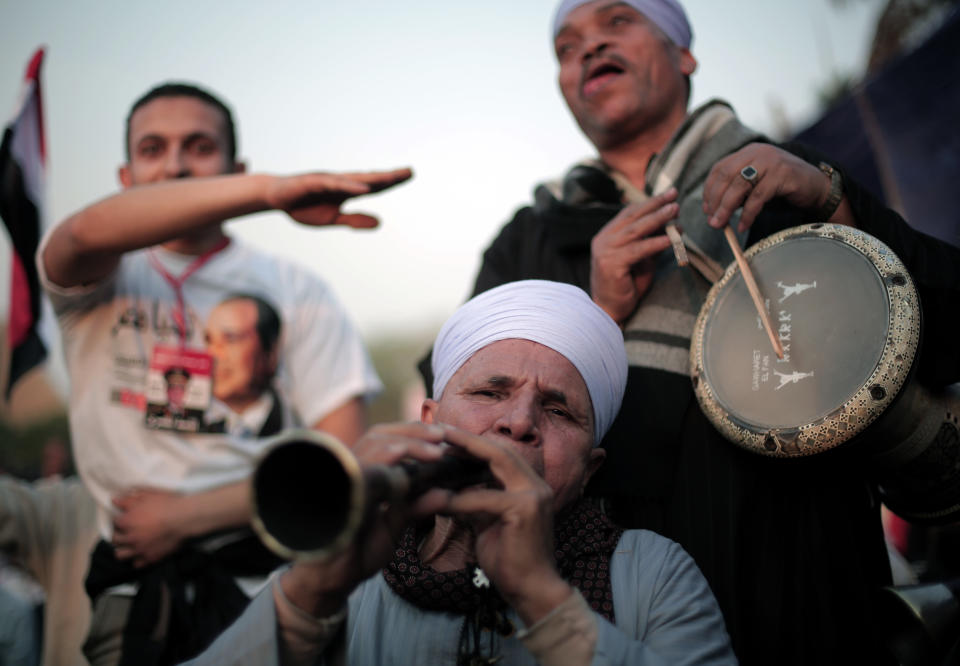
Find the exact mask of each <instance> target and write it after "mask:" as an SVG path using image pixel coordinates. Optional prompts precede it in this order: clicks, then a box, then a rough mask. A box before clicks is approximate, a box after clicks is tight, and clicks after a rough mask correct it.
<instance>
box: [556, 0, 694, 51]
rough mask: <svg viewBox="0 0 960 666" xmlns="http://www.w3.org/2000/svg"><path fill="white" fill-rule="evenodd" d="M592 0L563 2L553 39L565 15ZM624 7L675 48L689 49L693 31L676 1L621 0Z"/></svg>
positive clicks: (567, 0)
mask: <svg viewBox="0 0 960 666" xmlns="http://www.w3.org/2000/svg"><path fill="white" fill-rule="evenodd" d="M592 1H593V0H563V2H561V3H560V6H559V7H558V8H557V13H556V15H555V16H554V18H553V37H554V39H556V37H557V33H558V32H560V26H562V25H563V22H564V20H565V19H566V18H567V14H569V13H570V12H572V11H573V10H574V9H576V8H577V7H579V6H580V5H585V4H587V3H588V2H592ZM623 3H624V4H625V5H630V6H631V7H633V8H634V9H636V10H637V11H638V12H640V13H641V14H643V15H644V16H646V17H647V19H649V20H650V22H651V23H653V24H654V25H655V26H657V27H658V28H660V30H662V31H663V34H665V35H666V36H667V37H669V38H670V41H672V42H673V43H674V44H676V45H677V46H682V47H683V48H685V49H689V48H690V44H691V43H692V42H693V31H692V30H691V29H690V21H688V20H687V14H686V12H684V11H683V7H681V6H680V3H679V2H677V0H623Z"/></svg>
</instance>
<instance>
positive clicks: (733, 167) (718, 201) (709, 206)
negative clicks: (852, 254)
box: [703, 143, 830, 233]
mask: <svg viewBox="0 0 960 666" xmlns="http://www.w3.org/2000/svg"><path fill="white" fill-rule="evenodd" d="M747 166H752V167H753V168H754V169H756V171H757V175H756V178H755V180H754V181H753V183H751V182H750V181H748V180H747V179H746V178H744V177H743V176H742V175H741V173H740V172H741V170H742V169H743V168H744V167H747ZM829 195H830V177H829V176H827V175H826V174H825V173H823V172H822V171H821V170H820V169H818V168H817V167H815V166H814V165H812V164H810V163H809V162H805V161H804V160H802V159H800V158H799V157H797V156H796V155H793V154H791V153H788V152H787V151H785V150H783V149H781V148H777V147H776V146H772V145H770V144H766V143H751V144H749V145H747V146H744V147H743V148H741V149H740V150H738V151H737V152H735V153H732V154H730V155H728V156H727V157H725V158H723V159H722V160H720V161H719V162H717V163H716V164H714V165H713V168H712V169H711V170H710V174H709V175H708V176H707V181H706V183H705V184H704V187H703V212H704V213H706V214H707V217H708V221H709V224H710V226H711V227H714V228H716V229H722V228H723V227H725V226H726V225H727V223H728V222H729V221H730V218H731V216H732V215H733V213H734V211H736V210H737V208H740V207H741V206H742V207H743V211H742V212H741V213H740V223H739V225H738V227H737V229H738V231H740V232H741V233H742V232H743V231H746V230H747V229H749V228H750V226H751V225H752V224H753V222H754V220H756V219H757V215H759V214H760V211H761V210H762V209H763V207H764V206H765V205H766V203H767V202H768V201H770V200H771V199H773V198H774V197H782V198H784V199H786V200H787V201H788V202H789V203H790V204H792V205H793V206H796V207H797V208H800V209H802V210H811V211H812V210H817V209H818V208H819V207H820V206H821V205H823V203H824V202H825V201H826V200H827V197H828V196H829Z"/></svg>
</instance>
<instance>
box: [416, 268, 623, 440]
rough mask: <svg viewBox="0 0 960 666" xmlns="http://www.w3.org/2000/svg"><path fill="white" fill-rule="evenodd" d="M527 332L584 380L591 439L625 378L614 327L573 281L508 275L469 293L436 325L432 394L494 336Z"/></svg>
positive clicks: (604, 423)
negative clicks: (589, 407)
mask: <svg viewBox="0 0 960 666" xmlns="http://www.w3.org/2000/svg"><path fill="white" fill-rule="evenodd" d="M516 339H518V340H530V341H532V342H537V343H539V344H541V345H543V346H545V347H549V348H550V349H552V350H554V351H555V352H557V353H559V354H561V355H562V356H564V357H565V358H566V359H567V360H569V361H570V363H572V364H573V367H575V368H576V369H577V371H578V372H579V373H580V376H581V377H582V378H583V382H584V384H586V385H587V392H588V393H589V394H590V402H591V403H592V405H593V423H594V446H596V445H598V444H599V443H600V440H601V439H603V436H604V435H605V434H606V433H607V430H608V429H609V428H610V425H611V424H612V423H613V420H614V419H615V418H616V416H617V413H618V412H619V411H620V402H621V400H623V392H624V389H625V388H626V385H627V354H626V351H624V348H623V333H621V331H620V327H619V326H617V325H616V323H614V321H613V320H612V319H611V318H610V317H609V316H608V315H607V313H606V312H604V311H603V310H602V309H601V308H600V307H599V306H598V305H597V304H596V303H594V302H593V301H592V300H590V297H589V296H587V294H586V293H585V292H584V291H583V290H582V289H579V288H577V287H574V286H572V285H569V284H562V283H560V282H548V281H546V280H523V281H521V282H510V283H508V284H504V285H501V286H499V287H497V288H495V289H491V290H490V291H485V292H484V293H482V294H479V295H477V296H474V297H473V298H472V299H470V300H469V301H467V302H466V303H464V304H463V305H462V306H460V308H459V309H458V310H457V311H456V312H454V313H453V316H451V317H450V319H448V320H447V323H445V324H444V325H443V328H441V329H440V333H439V335H437V341H436V343H435V344H434V346H433V357H432V359H431V362H432V365H433V397H434V398H436V399H437V400H439V399H440V397H441V396H442V395H443V390H444V388H446V386H447V382H449V381H450V378H451V377H453V375H454V373H456V372H457V370H459V369H460V367H461V366H462V365H463V364H464V363H466V362H467V360H468V359H469V358H470V357H471V356H473V355H474V354H475V353H477V352H478V351H480V350H481V349H483V348H484V347H486V346H488V345H490V344H492V343H494V342H497V341H499V340H516Z"/></svg>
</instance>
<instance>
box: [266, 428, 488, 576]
mask: <svg viewBox="0 0 960 666" xmlns="http://www.w3.org/2000/svg"><path fill="white" fill-rule="evenodd" d="M458 451H459V450H458V449H451V451H450V453H448V454H447V455H446V456H444V457H443V458H441V459H440V460H437V461H433V462H420V461H415V460H402V461H400V462H398V463H397V464H394V465H361V464H360V462H359V461H358V460H357V458H356V457H355V456H354V455H353V453H352V452H351V451H350V449H348V448H347V447H346V446H345V445H344V444H343V443H341V442H340V441H339V440H338V439H336V438H335V437H333V436H331V435H329V434H326V433H322V432H317V431H315V430H292V431H287V432H284V433H281V434H279V435H277V436H276V437H274V438H273V439H272V440H271V441H270V442H269V443H268V448H267V449H266V452H265V453H264V455H263V456H262V457H261V459H260V460H259V462H258V463H257V465H256V467H255V469H254V472H253V477H252V493H251V495H252V501H253V520H252V523H253V529H254V531H255V532H256V533H257V535H258V536H259V537H260V539H261V540H262V541H263V543H264V544H266V546H267V547H268V548H269V549H270V550H272V551H273V552H275V553H276V554H277V555H279V556H280V557H283V558H286V559H291V560H322V559H327V558H329V557H331V556H333V555H335V554H337V553H338V552H340V551H342V550H344V549H345V548H347V547H348V546H349V545H350V544H351V543H353V541H354V540H355V539H356V537H357V534H358V533H359V532H361V530H362V529H363V528H364V526H365V524H366V522H367V520H369V518H370V516H371V515H372V511H373V509H375V508H376V507H378V506H379V505H380V504H381V503H382V502H395V501H399V500H411V499H414V498H416V497H419V496H420V495H422V494H423V493H425V492H426V491H427V490H430V489H431V488H447V489H450V490H456V489H459V488H463V487H466V486H468V485H474V484H478V483H486V482H489V481H490V480H491V479H492V475H491V474H490V470H489V467H488V465H487V463H486V462H484V461H481V460H479V459H477V458H474V457H472V456H468V455H466V454H462V453H458Z"/></svg>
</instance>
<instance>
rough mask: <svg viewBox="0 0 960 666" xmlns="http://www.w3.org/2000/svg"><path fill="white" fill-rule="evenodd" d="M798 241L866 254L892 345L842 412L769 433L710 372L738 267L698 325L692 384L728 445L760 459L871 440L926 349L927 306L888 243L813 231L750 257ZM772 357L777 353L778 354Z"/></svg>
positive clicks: (806, 228) (793, 231) (842, 230)
mask: <svg viewBox="0 0 960 666" xmlns="http://www.w3.org/2000/svg"><path fill="white" fill-rule="evenodd" d="M795 238H825V239H830V240H833V241H837V242H840V243H842V244H843V245H845V246H847V247H848V248H851V249H853V250H855V251H856V252H859V253H860V254H861V255H863V257H864V258H865V259H866V260H867V262H868V263H869V264H871V265H872V266H873V268H874V269H875V270H876V271H877V273H878V276H879V280H880V283H881V284H882V289H883V292H884V294H885V297H886V299H887V304H888V310H887V312H888V321H887V330H886V340H885V342H884V344H883V346H882V351H881V353H880V357H879V361H878V362H877V364H876V367H875V368H874V369H873V371H872V372H871V373H870V374H869V376H867V377H866V378H865V380H864V381H863V383H862V384H861V385H860V387H859V388H857V389H856V390H855V391H854V392H853V393H852V395H850V396H849V398H847V399H846V400H844V401H843V402H842V404H840V405H837V407H836V409H832V410H831V411H830V412H829V413H828V414H826V415H825V416H823V417H820V418H816V419H815V420H812V421H810V422H807V423H797V424H796V425H795V426H789V427H769V426H764V425H760V424H757V423H751V422H750V421H749V420H746V419H744V418H742V417H741V416H738V415H737V414H732V413H730V410H729V409H728V408H727V407H725V406H724V405H723V404H722V403H721V401H720V400H719V398H718V395H717V392H716V390H715V388H714V387H713V386H712V385H711V381H710V378H709V377H708V373H707V372H705V367H707V366H706V365H705V363H704V338H705V331H706V329H707V327H708V324H709V322H710V319H711V316H715V315H713V313H714V308H715V306H716V305H717V302H718V299H720V298H721V296H722V295H724V294H725V293H726V289H727V286H728V285H730V283H731V282H732V281H733V280H735V279H737V278H738V277H739V276H740V270H739V268H738V266H737V263H736V262H732V263H731V264H730V265H729V266H728V267H727V269H726V271H725V273H724V274H723V277H722V278H721V279H720V280H718V281H717V282H716V284H714V285H713V287H712V288H711V289H710V291H709V293H708V294H707V297H706V300H705V301H704V304H703V306H702V307H701V309H700V313H699V315H698V316H697V320H696V323H695V325H694V330H693V337H692V341H691V347H690V376H691V379H692V381H693V387H694V392H695V394H696V396H697V400H698V401H699V403H700V406H701V408H702V409H703V411H704V414H705V415H706V416H707V418H708V419H709V420H710V422H711V423H712V424H713V425H714V427H716V428H717V429H718V430H719V431H720V432H721V433H722V434H723V435H724V436H725V437H726V438H727V439H728V440H730V441H731V442H733V443H734V444H736V445H738V446H741V447H743V448H745V449H747V450H749V451H751V452H753V453H757V454H761V455H765V456H769V457H774V458H799V457H807V456H811V455H816V454H819V453H823V452H825V451H828V450H830V449H833V448H835V447H837V446H839V445H841V444H843V443H844V442H847V441H849V440H850V439H852V438H853V437H854V436H856V435H858V434H860V433H861V432H863V430H865V429H866V427H867V426H869V425H870V424H871V423H873V422H874V421H875V420H876V419H877V418H878V417H879V416H880V415H881V414H882V413H884V411H886V410H887V408H888V407H890V405H891V404H892V403H893V402H894V400H895V399H896V398H897V396H898V394H899V393H900V390H901V388H902V387H903V386H904V384H905V383H906V381H907V379H908V377H909V376H910V370H911V368H912V367H913V361H914V358H915V356H916V354H917V350H918V347H919V341H920V324H921V322H920V320H921V311H920V301H919V296H918V294H917V291H916V287H915V286H914V284H913V280H912V279H911V278H910V275H909V273H908V272H907V270H906V267H905V266H904V264H903V262H902V261H900V259H899V257H897V256H896V254H894V252H893V251H892V250H891V249H890V248H889V247H887V246H886V245H885V244H884V243H882V242H881V241H879V240H878V239H876V238H874V237H873V236H871V235H869V234H867V233H865V232H863V231H861V230H859V229H854V228H852V227H847V226H841V225H833V224H819V223H818V224H807V225H802V226H798V227H793V228H790V229H786V230H784V231H781V232H779V233H776V234H773V235H771V236H769V237H767V238H765V239H764V240H762V241H760V242H758V243H756V244H755V245H753V246H751V247H750V248H749V249H748V250H746V251H745V253H744V254H745V256H746V258H747V260H748V261H749V260H750V259H752V258H753V257H754V256H756V255H757V254H759V253H761V252H764V251H765V250H767V249H769V248H771V247H773V246H775V245H779V244H781V243H783V242H784V241H786V240H788V239H795ZM771 353H772V352H771Z"/></svg>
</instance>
